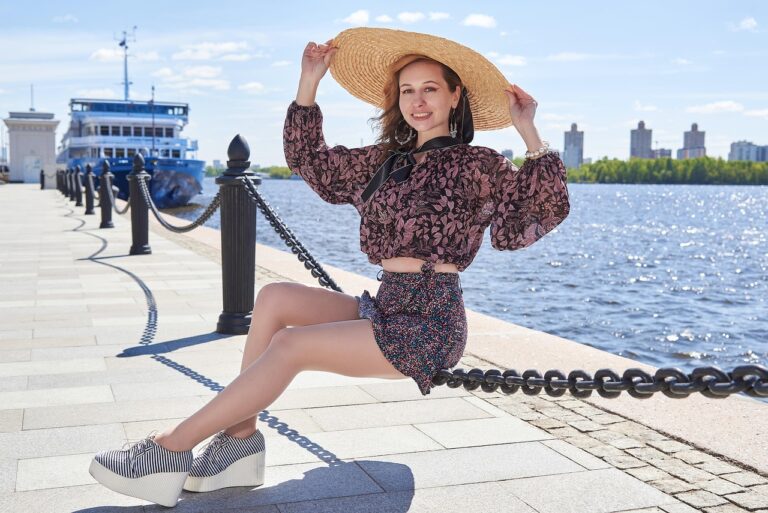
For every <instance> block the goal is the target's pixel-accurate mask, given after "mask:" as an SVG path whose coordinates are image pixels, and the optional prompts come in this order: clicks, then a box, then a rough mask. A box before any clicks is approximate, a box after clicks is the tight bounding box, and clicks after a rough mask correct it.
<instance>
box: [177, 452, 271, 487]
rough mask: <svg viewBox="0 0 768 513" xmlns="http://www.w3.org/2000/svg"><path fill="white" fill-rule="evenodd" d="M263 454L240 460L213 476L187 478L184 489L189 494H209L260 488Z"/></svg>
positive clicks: (262, 472) (259, 453)
mask: <svg viewBox="0 0 768 513" xmlns="http://www.w3.org/2000/svg"><path fill="white" fill-rule="evenodd" d="M265 454H266V451H261V452H258V453H256V454H252V455H251V456H246V457H245V458H241V459H239V460H237V461H236V462H234V463H233V464H232V465H230V466H229V467H227V469H226V470H224V471H223V472H219V473H218V474H216V475H215V476H210V477H195V476H188V477H187V480H186V481H185V483H184V489H185V490H187V491H189V492H211V491H213V490H219V489H221V488H229V487H231V486H261V485H262V484H264V457H265Z"/></svg>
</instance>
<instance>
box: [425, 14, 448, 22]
mask: <svg viewBox="0 0 768 513" xmlns="http://www.w3.org/2000/svg"><path fill="white" fill-rule="evenodd" d="M450 18H451V15H450V14H448V13H447V12H431V13H429V21H441V20H447V19H450Z"/></svg>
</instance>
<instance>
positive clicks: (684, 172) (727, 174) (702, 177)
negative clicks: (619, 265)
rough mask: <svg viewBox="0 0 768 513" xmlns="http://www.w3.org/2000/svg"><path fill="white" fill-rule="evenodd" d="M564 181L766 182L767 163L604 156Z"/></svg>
mask: <svg viewBox="0 0 768 513" xmlns="http://www.w3.org/2000/svg"><path fill="white" fill-rule="evenodd" d="M568 181H569V182H575V183H579V182H582V183H658V184H684V183H685V184H718V185H768V162H750V161H746V160H735V161H726V160H723V159H722V158H716V159H715V158H712V157H699V158H695V159H682V160H673V159H671V158H659V159H640V158H633V159H630V160H629V161H625V160H619V159H611V160H609V159H608V158H607V157H604V158H603V159H601V160H598V161H596V162H592V163H591V164H584V165H582V166H581V167H579V168H578V169H569V170H568Z"/></svg>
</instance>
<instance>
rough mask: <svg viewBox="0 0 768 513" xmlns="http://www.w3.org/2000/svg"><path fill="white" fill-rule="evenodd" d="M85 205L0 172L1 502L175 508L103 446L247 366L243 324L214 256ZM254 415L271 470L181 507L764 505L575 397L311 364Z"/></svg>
mask: <svg viewBox="0 0 768 513" xmlns="http://www.w3.org/2000/svg"><path fill="white" fill-rule="evenodd" d="M82 212H83V209H82V208H81V207H74V206H73V203H71V202H69V201H68V200H65V199H64V198H63V197H62V196H61V195H60V194H59V193H58V192H56V191H40V190H39V189H38V188H37V187H35V186H29V185H3V186H0V218H2V220H3V222H2V224H0V290H2V296H1V297H0V319H1V320H2V322H0V511H3V512H5V511H9V512H10V511H14V512H16V511H20V512H21V511H23V512H26V511H30V512H32V511H34V512H48V511H50V512H62V511H88V512H99V513H101V512H108V511H121V512H133V511H160V510H163V509H164V508H162V507H160V506H156V505H152V504H148V503H146V502H144V501H140V500H137V499H132V498H129V497H124V496H122V495H118V494H116V493H113V492H111V491H109V490H107V489H106V488H103V487H102V486H100V485H98V484H96V483H95V482H94V481H93V480H92V478H91V477H90V475H89V474H88V464H89V461H90V459H91V457H92V455H93V453H94V452H96V451H99V450H102V449H107V448H113V447H120V446H121V445H122V444H123V443H124V442H125V441H126V440H137V439H140V438H142V437H144V436H145V435H147V434H148V433H149V432H151V431H152V430H154V429H161V428H163V427H165V426H167V425H168V424H170V423H172V422H174V421H176V420H178V419H180V418H183V417H184V416H186V415H189V414H190V413H192V412H193V411H195V410H196V409H197V408H199V407H200V406H202V405H203V404H204V403H205V402H206V401H207V400H208V399H209V398H210V397H211V396H213V395H214V394H215V391H216V390H219V389H220V387H221V386H224V385H226V384H227V383H229V382H230V381H231V380H232V379H233V378H234V376H235V375H236V373H237V371H238V369H239V364H240V358H241V355H242V346H243V342H244V337H243V336H231V337H230V336H222V335H219V334H217V333H215V332H214V331H213V330H214V329H215V323H216V320H217V318H218V315H219V313H220V310H221V284H220V267H219V264H218V263H217V261H216V255H211V254H210V251H209V250H207V249H205V248H203V247H195V244H194V243H192V242H189V241H186V242H185V240H186V239H182V238H179V237H177V236H171V235H170V234H167V232H166V234H167V235H168V236H167V237H161V236H160V234H159V233H157V232H156V231H153V232H152V233H151V234H150V244H151V246H152V249H153V254H152V255H147V256H134V257H131V256H127V253H128V248H129V247H130V225H129V220H128V218H127V217H119V216H115V224H116V228H115V229H112V230H99V229H98V223H99V219H98V215H96V216H84V215H82ZM287 258H291V256H288V257H287ZM256 279H257V287H260V286H263V285H264V284H266V283H268V282H270V281H276V280H280V279H284V278H282V277H281V276H280V275H279V274H276V273H275V272H273V271H271V270H269V269H265V268H261V267H259V268H257V270H256ZM459 366H460V367H465V368H472V367H479V368H491V367H494V366H495V365H494V364H493V363H492V362H488V361H484V360H482V357H481V355H470V354H467V355H466V356H465V358H464V359H463V360H462V362H461V364H460V365H459ZM260 418H261V422H262V423H261V429H262V430H263V432H264V434H265V436H266V438H267V447H268V450H267V466H268V467H267V471H266V482H265V484H264V485H263V486H262V487H258V488H255V489H253V490H249V489H242V488H240V489H229V490H224V491H219V492H212V493H208V494H199V495H198V494H189V493H184V494H183V495H182V498H181V501H180V502H179V504H178V506H177V508H176V510H177V511H184V512H187V511H200V512H203V511H205V512H209V511H252V512H282V513H289V512H290V513H294V512H312V513H319V512H335V511H343V512H371V513H379V512H381V513H384V512H387V513H390V512H405V511H414V512H438V511H439V512H441V513H449V512H454V511H455V512H464V511H470V510H472V511H504V512H553V513H555V512H557V513H564V512H577V513H586V512H590V513H592V512H634V513H639V512H648V513H650V512H666V513H683V512H690V511H707V512H718V513H727V512H738V511H764V512H765V511H768V480H766V479H765V478H764V477H762V476H760V475H758V474H756V473H753V472H750V471H746V470H744V469H743V468H740V467H738V466H736V465H734V464H732V463H729V462H726V461H723V460H722V459H718V458H715V457H713V456H711V455H708V454H706V453H704V452H702V451H698V450H695V449H693V448H691V447H690V446H689V445H687V444H685V443H681V442H680V441H675V440H672V439H670V438H668V437H666V436H664V435H662V434H660V433H658V432H656V431H653V430H651V429H648V428H646V427H644V426H642V425H641V424H638V423H636V422H633V421H631V420H628V419H625V418H623V417H620V416H617V415H613V414H610V413H606V412H605V411H603V410H601V409H599V408H596V407H594V406H590V405H588V404H587V403H586V402H584V401H581V400H578V399H574V398H572V397H569V396H563V397H561V398H550V397H546V396H525V395H517V394H515V395H513V396H504V395H503V394H501V393H495V394H487V393H484V392H475V391H473V392H468V391H465V390H463V389H449V388H447V387H439V388H436V389H434V390H433V392H432V394H431V395H430V396H428V397H427V398H423V397H422V396H421V394H420V393H418V390H417V389H416V387H415V386H414V385H413V383H412V381H410V380H408V381H405V380H399V381H393V380H380V379H357V378H349V377H344V376H337V375H332V374H328V373H321V372H306V373H303V374H301V375H299V376H298V377H297V378H296V379H295V380H294V381H293V382H292V383H291V385H290V387H289V388H288V390H287V391H286V392H285V393H284V394H283V395H282V396H281V397H280V398H279V399H278V400H277V401H276V402H275V403H274V404H272V405H271V406H270V407H269V408H268V409H266V410H265V411H264V412H262V413H261V416H260Z"/></svg>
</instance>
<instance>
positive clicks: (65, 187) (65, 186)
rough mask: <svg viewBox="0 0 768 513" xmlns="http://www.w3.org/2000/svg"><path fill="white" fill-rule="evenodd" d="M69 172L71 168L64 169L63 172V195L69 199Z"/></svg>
mask: <svg viewBox="0 0 768 513" xmlns="http://www.w3.org/2000/svg"><path fill="white" fill-rule="evenodd" d="M68 171H69V168H64V169H62V170H61V193H62V194H63V195H64V197H65V198H68V197H69V184H68V183H67V172H68Z"/></svg>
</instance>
